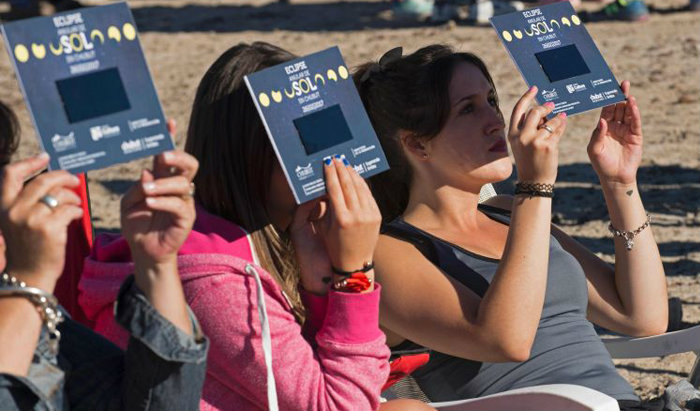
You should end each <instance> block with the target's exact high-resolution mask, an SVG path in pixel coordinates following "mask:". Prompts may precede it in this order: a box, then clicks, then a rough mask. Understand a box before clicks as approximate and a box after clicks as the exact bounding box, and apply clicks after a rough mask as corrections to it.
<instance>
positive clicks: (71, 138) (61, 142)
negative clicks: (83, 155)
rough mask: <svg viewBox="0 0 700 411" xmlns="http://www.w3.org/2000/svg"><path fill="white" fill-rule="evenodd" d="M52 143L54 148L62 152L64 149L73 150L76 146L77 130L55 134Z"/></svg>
mask: <svg viewBox="0 0 700 411" xmlns="http://www.w3.org/2000/svg"><path fill="white" fill-rule="evenodd" d="M51 143H52V144H53V149H54V150H56V152H58V153H60V152H62V151H66V150H71V149H74V148H75V132H73V131H71V132H70V133H69V134H67V135H65V136H62V135H60V134H54V136H53V137H51Z"/></svg>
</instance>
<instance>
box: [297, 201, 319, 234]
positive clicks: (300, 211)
mask: <svg viewBox="0 0 700 411" xmlns="http://www.w3.org/2000/svg"><path fill="white" fill-rule="evenodd" d="M320 202H321V199H320V198H317V199H315V200H311V201H308V202H306V203H303V204H299V206H297V208H296V210H294V217H292V224H291V226H290V227H289V228H290V229H291V230H292V231H293V230H295V229H299V228H301V227H303V226H304V225H306V224H308V223H309V221H310V220H311V219H312V217H315V216H316V215H318V214H319V211H316V212H314V210H317V208H318V207H319V206H320Z"/></svg>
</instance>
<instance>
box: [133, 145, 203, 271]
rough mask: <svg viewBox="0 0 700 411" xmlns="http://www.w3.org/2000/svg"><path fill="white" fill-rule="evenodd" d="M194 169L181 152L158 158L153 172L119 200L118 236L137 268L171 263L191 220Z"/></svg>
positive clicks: (195, 164) (146, 173) (145, 174)
mask: <svg viewBox="0 0 700 411" xmlns="http://www.w3.org/2000/svg"><path fill="white" fill-rule="evenodd" d="M198 167H199V163H198V162H197V160H196V159H195V158H194V157H192V156H191V155H189V154H187V153H185V152H183V151H170V152H167V153H163V154H159V155H158V156H156V157H154V159H153V172H151V171H149V170H144V171H143V173H142V175H141V180H140V182H139V183H137V184H135V185H134V186H133V187H132V188H131V189H130V190H129V191H128V192H127V193H126V194H125V195H124V197H123V198H122V204H121V208H122V211H121V225H122V232H123V234H124V237H125V238H126V240H127V242H128V243H129V247H130V248H131V253H132V257H133V259H134V263H136V264H137V265H138V264H143V265H145V266H154V265H159V264H163V263H170V262H173V261H174V260H175V258H176V256H177V252H178V250H179V249H180V247H181V246H182V244H183V243H184V242H185V240H186V239H187V236H188V235H189V232H190V230H191V229H192V225H193V223H194V219H195V210H194V199H193V197H192V195H193V185H192V179H193V178H194V176H195V174H196V173H197V168H198Z"/></svg>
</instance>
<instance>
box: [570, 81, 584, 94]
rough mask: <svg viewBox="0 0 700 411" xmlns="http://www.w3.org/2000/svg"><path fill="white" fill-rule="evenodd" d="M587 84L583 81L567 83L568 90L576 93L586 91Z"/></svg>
mask: <svg viewBox="0 0 700 411" xmlns="http://www.w3.org/2000/svg"><path fill="white" fill-rule="evenodd" d="M585 90H586V85H585V84H581V83H571V84H567V85H566V91H568V92H569V94H571V93H576V92H577V91H585Z"/></svg>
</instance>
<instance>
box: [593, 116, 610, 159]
mask: <svg viewBox="0 0 700 411" xmlns="http://www.w3.org/2000/svg"><path fill="white" fill-rule="evenodd" d="M607 133H608V122H607V120H605V119H604V118H601V119H600V120H598V126H597V127H596V128H595V130H593V134H592V135H591V141H590V142H588V154H589V155H593V154H600V153H601V152H602V151H603V148H604V147H605V141H604V138H605V135H606V134H607Z"/></svg>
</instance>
